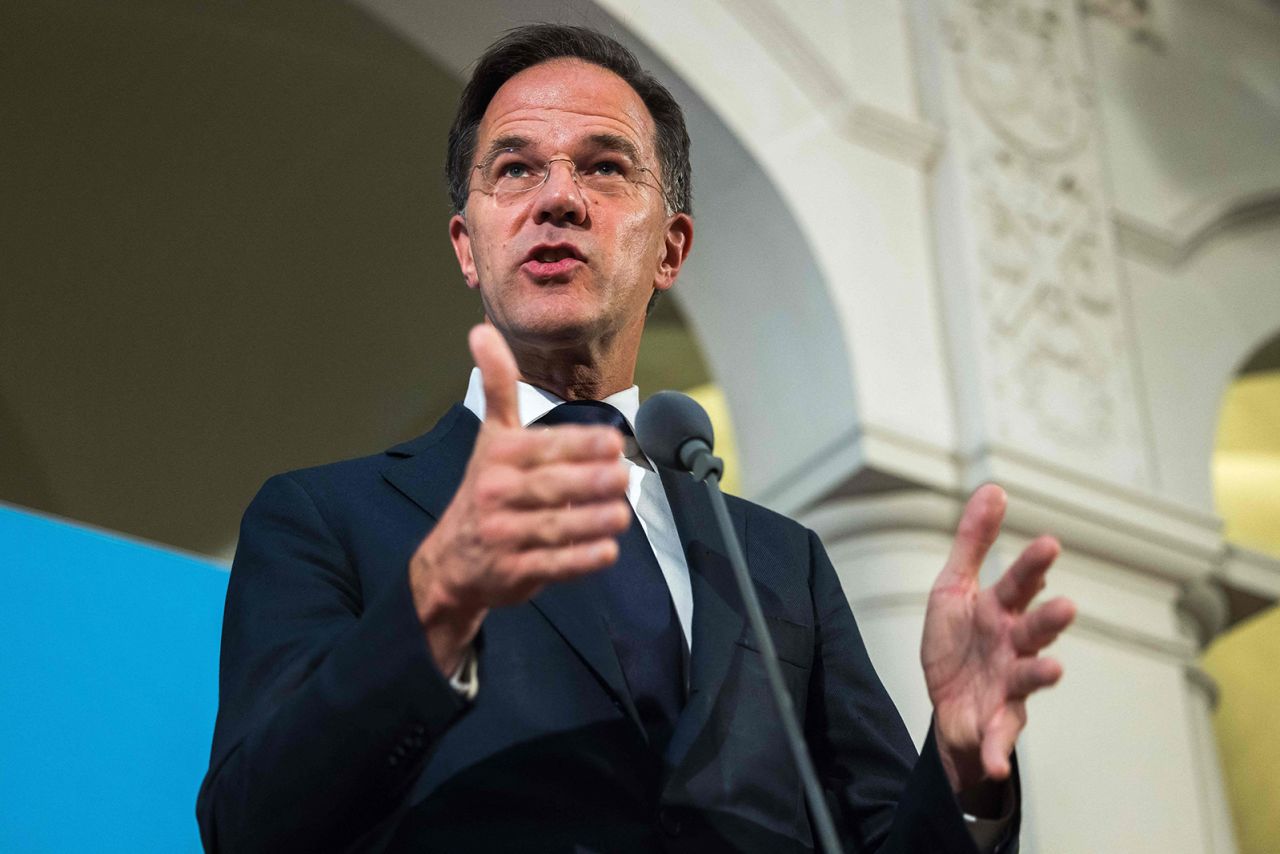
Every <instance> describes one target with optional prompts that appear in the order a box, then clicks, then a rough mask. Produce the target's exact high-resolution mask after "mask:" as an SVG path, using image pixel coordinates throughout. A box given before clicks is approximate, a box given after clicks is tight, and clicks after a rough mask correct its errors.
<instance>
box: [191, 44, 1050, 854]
mask: <svg viewBox="0 0 1280 854" xmlns="http://www.w3.org/2000/svg"><path fill="white" fill-rule="evenodd" d="M448 171H449V177H450V186H451V193H452V195H453V201H454V205H455V208H456V211H457V215H456V216H454V218H453V219H452V221H451V223H450V237H451V239H452V241H453V244H454V248H455V250H456V253H457V256H458V261H459V265H460V268H461V270H462V274H463V277H464V279H465V280H466V282H467V285H468V286H469V287H472V288H475V289H477V290H478V291H479V294H480V297H481V301H482V303H483V305H484V309H485V318H486V323H485V324H483V325H481V326H478V327H476V328H475V329H473V330H472V332H471V336H470V345H471V350H472V354H473V356H474V358H475V362H476V365H477V370H476V371H474V372H473V374H472V381H471V386H470V388H469V391H468V394H467V399H466V400H465V401H464V403H463V404H462V405H459V406H455V407H454V408H453V409H451V410H450V411H449V412H448V413H447V414H446V415H445V416H444V418H442V419H441V421H440V422H439V423H438V424H437V425H436V427H435V428H434V429H432V431H431V432H429V433H427V434H426V435H425V436H422V437H419V438H418V439H415V440H412V441H410V442H406V443H404V444H402V445H398V446H396V447H394V448H392V449H390V450H389V451H387V452H386V453H385V454H380V455H377V456H374V457H368V458H364V459H359V460H352V461H348V462H344V463H337V464H333V465H329V466H322V467H319V468H314V469H309V470H305V471H299V472H293V473H290V474H286V475H280V476H277V477H275V478H272V479H271V480H269V481H268V482H267V484H266V485H264V487H263V488H262V490H261V492H260V493H259V494H258V496H257V497H256V498H255V499H254V501H253V503H252V504H251V505H250V507H249V509H248V511H247V512H246V514H245V519H244V523H243V526H242V530H241V538H240V544H239V548H238V550H237V553H236V559H235V563H234V566H233V569H232V575H231V582H230V586H229V588H228V594H227V610H226V617H225V622H224V630H223V652H222V680H221V694H220V701H219V702H220V705H219V712H218V722H217V728H216V731H215V735H214V745H213V752H212V757H211V763H210V768H209V773H208V775H207V776H206V778H205V782H204V785H203V786H202V788H201V792H200V798H199V802H198V806H197V812H198V816H199V819H200V827H201V833H202V837H203V840H204V844H205V847H206V848H207V849H208V850H211V851H213V850H218V851H237V852H238V851H258V850H262V851H268V850H269V851H280V850H299V851H329V850H387V851H417V850H428V849H431V850H474V851H494V850H532V851H571V850H598V851H654V850H665V849H674V850H689V851H705V850H756V851H790V850H797V851H799V850H809V849H811V848H812V847H813V845H814V836H813V831H812V828H811V825H810V817H809V813H808V811H807V807H806V805H805V802H804V798H803V794H802V789H801V785H800V781H799V776H798V774H797V772H796V769H795V768H794V767H793V765H792V761H791V758H790V756H789V754H788V752H787V748H786V744H785V741H784V740H783V738H782V736H781V732H780V729H779V727H778V725H777V723H776V718H775V713H774V710H773V708H772V705H771V703H770V702H768V701H767V700H766V699H764V697H765V695H766V694H767V693H768V691H767V686H766V685H765V682H764V669H763V665H762V661H761V653H760V641H759V639H758V638H756V637H755V636H754V635H753V634H752V633H751V631H750V630H749V629H748V627H747V623H746V619H745V616H744V611H743V607H742V603H741V601H740V600H739V598H738V594H737V592H736V589H735V587H734V584H733V579H732V574H731V569H730V567H729V565H728V562H727V559H726V558H725V548H724V544H723V543H722V542H721V541H720V538H719V535H718V534H717V533H716V528H715V526H714V524H713V522H712V519H711V516H710V510H709V507H708V506H707V505H706V504H705V503H704V502H705V498H704V496H703V495H702V494H701V493H700V492H699V490H697V489H695V486H696V485H695V484H694V483H693V482H692V481H691V480H690V479H689V478H688V477H687V476H686V475H681V474H679V473H677V472H673V471H670V470H666V469H658V468H656V467H654V466H653V465H652V463H651V462H650V461H649V460H648V459H647V458H645V457H644V455H643V454H642V453H641V452H640V451H639V450H638V449H637V448H636V446H635V442H634V439H633V438H632V437H631V436H630V425H631V421H632V420H633V418H634V415H635V411H636V408H637V407H638V404H639V397H638V391H637V390H636V389H635V387H634V385H633V384H632V377H633V373H634V368H635V361H636V354H637V352H638V348H639V342H640V335H641V332H642V331H643V328H644V321H645V317H646V314H647V308H648V306H649V305H650V304H651V301H652V299H654V298H655V297H656V296H657V295H658V294H660V293H661V292H662V291H665V290H667V289H669V288H670V287H671V286H672V285H673V284H674V282H675V280H676V277H677V275H678V273H679V271H680V268H681V265H682V264H683V262H684V259H685V258H686V257H687V255H688V252H689V249H690V246H691V243H692V238H693V222H692V219H691V216H690V202H689V188H690V181H689V169H688V138H687V135H686V134H685V132H684V125H683V119H682V117H681V115H680V111H679V107H678V106H677V105H676V104H675V102H674V101H673V100H672V99H671V96H670V95H669V94H668V93H667V92H666V90H665V89H663V88H662V87H661V85H660V84H658V83H657V82H656V81H655V80H653V78H651V77H650V76H648V75H647V74H645V73H644V72H643V71H642V70H641V69H640V68H639V66H638V65H637V63H636V62H635V59H634V57H632V56H631V55H630V54H629V53H627V52H626V51H625V49H623V48H622V47H621V46H619V45H618V44H617V43H615V42H613V41H612V40H610V39H608V38H606V37H603V36H600V35H599V34H596V33H592V32H590V31H586V30H581V29H577V28H569V27H557V26H545V25H544V26H536V27H527V28H522V29H520V30H516V31H513V32H512V33H510V34H508V36H506V37H505V38H504V39H502V40H500V41H499V42H498V43H496V44H495V45H494V46H493V47H492V48H490V50H489V51H488V52H487V53H486V54H485V55H484V56H483V57H482V58H481V59H480V61H479V63H478V64H477V67H476V71H475V72H474V74H473V76H472V79H471V81H470V83H469V84H468V86H467V88H466V90H465V91H464V93H463V97H462V103H461V105H460V107H459V112H458V116H457V119H456V120H455V124H454V128H453V131H452V132H451V134H450V152H449V170H448ZM1003 506H1004V495H1003V493H1002V492H1001V491H1000V490H999V489H998V488H996V487H993V486H987V487H984V488H982V489H980V490H978V491H977V492H976V493H975V494H974V496H973V497H972V499H971V500H970V502H969V504H968V506H967V507H966V510H965V512H964V516H963V518H962V521H961V523H960V527H959V530H958V532H957V536H956V542H955V546H954V549H953V552H952V555H951V557H950V559H949V560H948V562H947V564H946V566H945V567H944V568H943V571H942V574H941V576H940V577H939V581H938V584H937V586H936V587H935V589H934V591H933V593H932V595H931V597H930V604H929V610H928V615H927V617H926V625H925V632H924V639H923V642H922V662H923V665H924V669H925V677H926V682H927V684H928V688H929V694H930V698H931V700H932V701H933V704H934V721H933V726H932V728H931V731H930V734H929V737H928V739H927V741H926V743H925V747H924V750H923V751H922V753H921V755H920V756H919V757H918V758H917V757H916V754H915V751H914V748H913V746H912V743H911V741H910V739H909V737H908V735H907V733H906V730H905V728H904V727H903V724H902V722H901V720H900V718H899V716H898V714H897V712H896V710H895V709H894V707H893V704H892V702H891V701H890V700H889V698H888V696H887V695H886V693H885V691H884V689H883V687H882V686H881V684H880V682H879V679H878V678H877V677H876V674H875V671H874V669H873V668H872V666H871V663H870V660H869V659H868V657H867V653H866V650H865V648H864V647H863V644H862V641H861V638H860V637H859V634H858V629H857V626H856V624H855V622H854V618H853V615H852V613H851V612H850V610H849V606H848V602H847V600H846V598H845V596H844V594H843V592H842V591H841V589H840V585H839V582H838V580H837V579H836V575H835V572H834V570H833V569H832V567H831V564H830V562H829V561H828V559H827V557H826V555H825V553H824V552H823V549H822V546H821V544H820V543H819V542H818V541H817V539H816V537H815V536H814V535H813V534H812V533H811V532H809V531H807V530H805V529H804V528H803V527H801V526H800V525H798V524H796V523H794V522H792V521H790V520H787V519H785V518H783V517H781V516H778V515H777V514H774V513H771V512H769V511H767V510H765V509H763V508H761V507H758V506H756V505H753V504H750V503H749V502H745V501H740V500H737V499H731V500H730V511H731V517H732V519H733V522H734V524H735V527H736V529H737V533H738V536H739V537H740V538H741V540H742V542H743V543H744V548H745V552H746V555H747V560H748V563H749V565H750V571H751V575H752V578H753V581H754V583H755V586H756V589H757V591H758V593H759V595H760V599H761V604H762V607H763V609H764V612H765V615H766V621H767V623H768V625H769V630H770V634H771V637H772V639H773V641H774V644H775V645H776V647H777V649H778V654H779V658H780V659H781V664H782V668H783V672H784V677H785V681H786V686H787V689H788V690H789V692H790V694H791V697H792V701H793V703H794V705H795V707H796V710H797V712H798V714H799V715H800V717H801V721H802V725H803V728H804V732H805V737H806V740H807V742H808V744H809V748H810V750H811V751H812V753H813V757H814V761H815V765H816V766H817V770H818V772H819V776H820V778H821V783H822V785H823V787H824V789H825V791H826V794H827V798H828V801H829V803H830V805H831V807H832V811H833V813H834V814H835V816H836V819H837V822H838V824H839V826H840V830H841V832H842V835H843V837H844V839H845V840H846V841H847V842H848V843H849V844H850V845H851V846H856V848H857V850H861V851H871V850H879V851H972V850H974V849H975V847H978V848H981V849H984V850H993V849H995V848H997V847H998V848H1000V849H1001V850H1012V849H1013V848H1015V847H1016V833H1017V822H1018V810H1017V791H1016V785H1015V784H1014V783H1013V782H1012V781H1011V778H1012V776H1013V774H1012V772H1013V768H1012V763H1011V752H1012V749H1013V744H1014V740H1015V738H1016V736H1017V734H1018V732H1019V731H1020V729H1021V727H1022V726H1023V724H1024V722H1025V706H1024V701H1025V698H1026V696H1027V695H1028V694H1030V693H1031V692H1033V691H1035V690H1037V689H1038V688H1042V687H1045V686H1047V685H1050V684H1052V683H1053V682H1055V681H1056V680H1057V679H1058V678H1059V676H1060V674H1061V668H1060V667H1059V665H1058V664H1057V663H1056V662H1054V661H1052V660H1051V659H1047V658H1043V657H1040V656H1038V654H1037V653H1038V652H1039V650H1040V649H1042V648H1043V647H1044V646H1046V645H1047V644H1048V643H1050V642H1051V641H1052V640H1053V639H1054V638H1055V637H1056V636H1057V635H1058V633H1059V632H1061V631H1062V629H1063V628H1065V627H1066V625H1067V624H1068V623H1069V622H1070V620H1071V617H1072V615H1073V607H1072V606H1071V604H1070V603H1069V602H1067V601H1066V600H1053V601H1051V602H1049V603H1046V604H1043V605H1041V606H1039V607H1038V608H1035V609H1032V610H1027V609H1028V606H1029V604H1030V601H1031V599H1032V598H1033V597H1034V595H1035V594H1036V593H1037V592H1038V591H1039V590H1040V589H1041V588H1042V587H1043V584H1044V574H1045V572H1046V571H1047V569H1048V567H1049V564H1050V563H1051V562H1052V561H1053V559H1054V558H1055V557H1056V554H1057V550H1058V547H1057V544H1056V542H1054V541H1053V540H1052V539H1051V538H1042V539H1040V540H1037V541H1036V542H1034V543H1032V544H1031V545H1030V546H1029V547H1028V548H1027V550H1026V551H1025V552H1024V553H1023V554H1022V555H1021V556H1020V557H1019V558H1018V560H1016V561H1015V562H1014V564H1013V565H1012V566H1011V567H1010V569H1009V570H1008V572H1007V573H1006V574H1005V575H1004V576H1003V577H1002V578H1001V579H1000V581H999V582H997V584H996V585H995V586H994V587H993V588H991V589H987V590H979V588H978V586H977V574H978V567H979V565H980V564H981V562H982V560H983V557H984V555H985V553H986V551H987V549H988V548H989V546H990V545H991V542H992V541H993V540H994V538H995V536H996V534H997V532H998V529H999V525H1000V519H1001V516H1002V513H1003Z"/></svg>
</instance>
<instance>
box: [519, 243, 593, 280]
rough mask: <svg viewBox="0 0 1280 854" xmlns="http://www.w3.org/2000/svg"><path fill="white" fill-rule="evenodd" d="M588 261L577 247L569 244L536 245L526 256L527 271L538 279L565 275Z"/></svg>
mask: <svg viewBox="0 0 1280 854" xmlns="http://www.w3.org/2000/svg"><path fill="white" fill-rule="evenodd" d="M584 263H586V259H585V258H583V257H582V253H580V252H579V251H578V250H577V249H575V248H574V247H573V246H570V245H569V244H558V245H554V246H535V247H534V248H533V250H532V251H531V252H530V253H529V254H528V255H527V256H526V257H525V261H524V264H523V265H522V266H523V268H524V269H525V271H527V272H528V273H529V274H530V275H532V276H533V277H534V278H537V279H549V278H553V277H555V276H560V275H564V274H565V273H568V272H570V271H571V270H573V269H574V268H576V267H577V266H578V265H580V264H584Z"/></svg>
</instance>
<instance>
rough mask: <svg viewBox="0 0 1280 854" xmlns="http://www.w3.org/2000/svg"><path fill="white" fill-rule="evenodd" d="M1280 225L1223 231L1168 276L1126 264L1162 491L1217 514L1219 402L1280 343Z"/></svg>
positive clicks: (1265, 222)
mask: <svg viewBox="0 0 1280 854" xmlns="http://www.w3.org/2000/svg"><path fill="white" fill-rule="evenodd" d="M1278 243H1280V216H1277V215H1270V216H1265V217H1250V218H1248V219H1247V220H1243V221H1237V222H1236V223H1235V224H1230V223H1228V224H1224V225H1223V226H1222V227H1221V228H1219V229H1217V230H1216V233H1214V234H1213V235H1211V236H1209V237H1208V238H1207V239H1206V240H1205V242H1204V243H1203V244H1202V245H1201V247H1200V249H1199V251H1197V252H1196V253H1194V254H1193V255H1192V256H1191V257H1190V258H1188V260H1187V261H1186V263H1184V264H1182V265H1179V266H1178V267H1176V268H1173V269H1170V268H1168V267H1165V266H1164V265H1162V264H1151V263H1148V262H1147V261H1146V260H1145V259H1143V258H1141V256H1139V257H1137V258H1129V259H1127V260H1126V264H1125V267H1126V270H1125V272H1126V276H1127V278H1128V281H1129V284H1130V287H1131V291H1132V294H1133V300H1134V316H1135V322H1136V326H1137V335H1138V341H1139V352H1140V359H1141V362H1142V374H1143V378H1144V382H1145V386H1146V393H1147V398H1148V400H1149V405H1150V411H1151V424H1152V433H1153V436H1154V440H1155V450H1156V453H1155V457H1156V461H1157V467H1158V480H1159V484H1158V488H1159V491H1160V492H1161V493H1163V494H1164V495H1166V496H1168V497H1170V498H1174V499H1176V500H1179V501H1181V502H1183V503H1185V504H1189V505H1191V506H1194V507H1199V508H1201V509H1203V510H1209V511H1211V510H1212V508H1213V485H1212V481H1211V476H1210V460H1211V458H1212V455H1213V447H1214V435H1215V432H1216V429H1217V425H1218V418H1219V415H1220V413H1221V406H1222V396H1223V394H1224V393H1225V391H1226V389H1227V386H1228V385H1229V384H1230V383H1231V381H1232V380H1233V379H1234V378H1235V376H1236V373H1237V371H1238V370H1239V368H1240V366H1241V365H1242V364H1243V363H1244V361H1245V360H1246V359H1247V358H1248V357H1249V355H1250V354H1251V353H1253V352H1254V351H1255V350H1256V349H1257V348H1258V347H1260V346H1261V345H1262V344H1264V343H1265V342H1266V341H1268V340H1270V339H1271V338H1273V337H1274V336H1275V335H1276V334H1277V333H1280V270H1277V268H1276V266H1275V258H1276V253H1275V249H1274V247H1275V246H1276V245H1277V244H1278Z"/></svg>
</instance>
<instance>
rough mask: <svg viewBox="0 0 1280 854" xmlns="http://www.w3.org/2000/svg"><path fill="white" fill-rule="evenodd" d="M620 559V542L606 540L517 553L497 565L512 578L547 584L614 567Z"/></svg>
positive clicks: (610, 539)
mask: <svg viewBox="0 0 1280 854" xmlns="http://www.w3.org/2000/svg"><path fill="white" fill-rule="evenodd" d="M617 560H618V541H617V540H616V539H614V538H613V537H604V538H601V539H598V540H593V541H591V542H587V543H574V544H572V545H568V546H557V547H554V548H547V549H529V550H527V551H523V552H516V553H514V554H510V555H507V556H506V557H504V558H502V559H500V560H499V561H498V564H499V568H500V569H501V570H502V571H503V572H506V573H508V574H509V575H511V576H513V577H522V578H523V579H524V580H525V581H526V582H530V583H532V582H536V583H537V584H546V583H547V582H550V581H564V580H566V579H569V578H576V577H577V576H580V575H585V574H587V573H589V572H594V571H595V570H598V569H603V568H605V567H606V566H612V565H613V564H614V563H616V562H617Z"/></svg>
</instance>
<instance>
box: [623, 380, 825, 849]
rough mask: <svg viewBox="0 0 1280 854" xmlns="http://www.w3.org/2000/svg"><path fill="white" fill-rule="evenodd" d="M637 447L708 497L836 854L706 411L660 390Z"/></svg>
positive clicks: (812, 801)
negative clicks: (686, 477)
mask: <svg viewBox="0 0 1280 854" xmlns="http://www.w3.org/2000/svg"><path fill="white" fill-rule="evenodd" d="M635 432H636V442H637V444H639V445H640V450H642V451H644V453H645V454H646V455H647V456H648V457H649V459H651V460H653V461H654V462H655V463H657V464H658V465H660V466H665V467H666V468H670V469H676V470H677V471H684V472H688V473H689V474H691V475H693V478H694V480H697V481H699V482H701V483H705V484H706V485H707V496H708V497H709V498H710V499H711V508H712V510H713V511H714V513H715V517H716V522H717V526H718V527H719V528H720V536H721V538H722V539H723V541H724V544H725V547H726V548H727V550H728V552H729V563H730V564H732V566H733V575H734V578H735V579H736V580H737V582H738V592H739V594H740V595H741V596H742V602H743V604H744V605H745V606H746V609H747V620H748V622H750V624H751V631H752V632H753V633H755V636H756V637H757V638H758V639H759V642H760V649H761V652H762V653H763V655H762V658H763V660H764V670H765V676H766V678H767V681H768V683H769V690H770V693H771V694H772V695H773V703H774V708H776V709H777V712H778V718H779V720H780V721H781V723H782V730H783V732H784V733H786V737H787V746H788V747H789V748H790V750H791V758H792V760H793V761H794V762H795V764H796V769H797V770H798V771H799V772H800V779H801V781H802V783H803V784H804V792H805V798H806V800H808V802H809V814H810V815H812V816H813V820H814V824H815V825H817V831H818V834H817V835H818V839H819V841H820V842H821V843H822V850H823V851H824V852H826V854H836V852H838V851H840V844H839V841H838V840H837V838H836V830H835V825H834V824H833V823H832V821H831V811H830V809H829V808H828V807H827V799H826V797H825V796H824V795H823V794H822V787H821V786H819V785H818V775H817V774H816V773H814V770H813V759H812V757H810V756H809V749H808V747H807V746H806V745H805V743H804V736H803V735H802V734H801V733H802V730H801V729H800V723H799V721H798V720H797V719H796V710H795V706H794V704H793V703H792V702H791V695H790V694H789V693H787V689H786V685H785V683H784V682H783V678H782V667H781V665H780V664H779V663H778V651H777V649H776V648H775V647H774V645H773V637H772V636H771V635H770V634H769V628H768V626H766V625H765V622H764V612H763V611H761V610H760V600H759V599H758V598H757V597H756V590H755V585H754V584H752V583H751V576H750V575H749V574H748V572H747V559H746V557H745V556H744V555H743V553H742V544H741V543H739V542H738V535H737V533H736V532H735V531H734V529H733V522H732V521H730V519H729V508H728V505H726V504H725V501H724V494H723V493H722V492H721V491H720V476H721V475H722V474H723V473H724V461H723V460H721V459H720V458H719V457H717V456H716V455H715V454H714V453H712V448H713V447H715V432H714V431H713V430H712V428H711V419H710V418H708V417H707V413H706V410H704V409H703V408H702V407H701V406H699V405H698V402H697V401H696V400H694V399H693V398H691V397H689V396H688V395H685V394H681V393H680V392H678V391H660V392H658V393H657V394H655V395H653V396H652V397H650V398H649V399H648V400H646V401H645V402H644V403H643V404H642V405H641V407H640V411H639V412H637V413H636V431H635Z"/></svg>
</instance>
